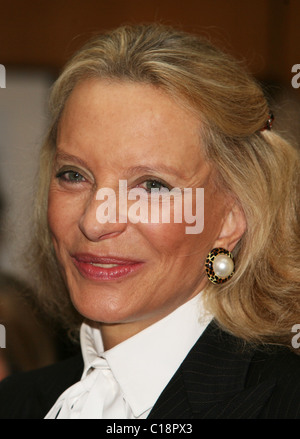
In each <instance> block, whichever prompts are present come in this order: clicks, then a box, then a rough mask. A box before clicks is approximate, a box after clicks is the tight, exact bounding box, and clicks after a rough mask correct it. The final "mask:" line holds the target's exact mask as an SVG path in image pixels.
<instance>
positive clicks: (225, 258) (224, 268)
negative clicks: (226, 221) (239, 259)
mask: <svg viewBox="0 0 300 439" xmlns="http://www.w3.org/2000/svg"><path fill="white" fill-rule="evenodd" d="M205 269H206V274H207V276H208V278H209V280H210V281H211V282H212V283H213V284H222V283H224V282H226V281H227V280H229V279H230V278H231V277H232V276H233V273H234V258H233V256H232V254H231V253H230V252H229V251H228V250H225V249H224V248H221V247H219V248H214V249H212V250H211V251H210V252H209V254H208V255H207V258H206V261H205Z"/></svg>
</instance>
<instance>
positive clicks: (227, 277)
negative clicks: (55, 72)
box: [0, 24, 300, 419]
mask: <svg viewBox="0 0 300 439" xmlns="http://www.w3.org/2000/svg"><path fill="white" fill-rule="evenodd" d="M51 110H52V113H51V114H52V121H51V126H50V129H49V133H48V136H47V138H46V141H45V144H44V146H43V148H42V153H41V165H40V183H39V191H38V194H37V199H36V200H37V202H36V212H35V220H36V224H37V228H36V230H35V238H36V241H35V243H34V252H33V253H34V258H35V259H34V265H35V268H36V269H37V271H38V273H39V275H40V279H41V281H40V286H39V295H40V296H39V298H40V302H41V304H43V305H44V306H46V307H47V309H48V312H51V313H52V314H53V315H56V316H59V317H60V319H61V321H62V322H63V323H64V324H65V326H66V327H67V328H68V329H69V330H72V331H76V330H80V343H81V350H82V355H80V356H78V357H75V358H71V359H69V360H67V361H65V362H63V363H60V364H57V365H55V366H52V367H49V368H46V369H41V370H38V371H35V372H33V373H29V374H25V375H21V376H19V377H13V378H11V379H8V380H4V381H3V383H2V384H1V386H0V401H1V403H0V416H1V417H2V418H47V419H78V418H96V419H101V418H102V419H112V418H116V419H145V418H150V419H151V418H173V419H180V418H185V419H188V418H201V419H203V418H227V419H228V418H299V417H300V384H299V379H298V377H299V372H300V359H299V357H298V356H297V353H298V352H297V350H296V349H294V352H293V346H292V336H293V334H292V332H291V330H292V328H293V326H294V325H295V324H297V323H300V305H299V223H298V222H297V215H298V214H299V197H298V190H299V157H298V154H297V152H296V150H295V149H294V148H293V147H292V146H291V145H290V144H288V143H287V142H286V141H285V140H284V139H283V138H281V137H279V136H278V135H277V134H276V133H275V132H274V131H273V130H272V124H273V115H272V114H271V113H270V109H269V108H268V106H267V102H266V99H265V97H264V94H263V92H262V90H261V88H260V87H259V85H258V84H257V83H256V82H255V81H254V80H253V78H251V77H250V76H249V75H248V74H247V73H246V72H245V71H244V70H243V68H242V67H241V65H240V64H239V63H238V62H236V61H235V60H233V59H231V57H229V56H228V55H226V54H224V53H223V52H221V51H220V50H218V49H216V48H215V47H213V46H212V45H211V44H210V43H209V42H207V41H204V40H202V39H201V38H199V37H196V36H192V35H189V34H186V33H184V32H181V31H177V30H174V29H172V28H169V27H164V26H161V25H154V24H153V25H147V26H125V27H121V28H119V29H116V30H114V31H111V32H109V33H107V34H104V35H101V36H99V37H97V38H95V39H94V40H93V41H91V42H89V43H88V44H87V45H86V46H85V47H83V48H82V49H81V50H80V51H79V52H78V53H76V54H75V55H74V57H73V58H72V59H71V61H70V62H69V63H68V64H67V66H66V67H65V69H64V71H63V72H62V74H61V76H60V77H59V78H58V80H57V82H56V83H55V85H54V87H53V90H52V97H51ZM121 185H123V186H122V188H123V189H124V187H125V190H124V191H123V192H122V191H121V189H120V188H121ZM200 188H201V189H202V191H201V192H200V191H199V192H198V189H200ZM174 189H176V190H177V192H176V194H175V192H172V191H173V190H174ZM103 191H104V192H103ZM171 193H172V196H171V195H170V194H171ZM154 194H158V195H159V197H160V198H159V202H158V206H159V208H161V209H167V208H168V209H169V213H170V217H169V218H170V221H163V220H162V217H159V220H158V221H154V220H153V218H152V217H151V215H150V214H149V212H152V211H153V210H154V208H153V205H152V204H151V203H152V201H153V197H154ZM188 194H189V195H190V198H187V199H188V202H186V203H185V199H186V198H185V197H187V196H188ZM203 194H204V197H203V198H201V196H202V195H203ZM179 195H180V196H181V195H183V196H184V199H183V198H180V201H181V202H182V211H181V210H179V211H178V210H177V213H178V212H179V213H180V212H181V214H182V215H181V218H179V217H176V219H175V204H176V202H177V201H178V197H179ZM198 195H199V196H198ZM201 200H202V201H203V203H202V201H201ZM108 201H109V202H108ZM105 203H106V204H105ZM103 206H104V207H105V208H104V207H103ZM152 209H153V210H152ZM187 209H190V212H189V213H190V216H186V215H185V214H186V210H187ZM142 211H143V215H144V216H141V212H142ZM195 211H196V214H195ZM192 212H193V213H194V216H192ZM199 212H200V213H201V214H202V217H203V218H202V219H203V220H204V222H203V227H201V226H199V227H198V228H197V230H195V229H193V230H191V229H189V227H191V223H192V220H195V222H196V221H197V220H198V219H199V224H200V223H201V218H200V217H199V218H198V217H197V214H198V213H199ZM146 213H148V214H149V215H148V217H147V215H146ZM149 218H150V219H149Z"/></svg>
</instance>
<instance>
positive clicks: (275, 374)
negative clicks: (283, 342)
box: [247, 348, 300, 419]
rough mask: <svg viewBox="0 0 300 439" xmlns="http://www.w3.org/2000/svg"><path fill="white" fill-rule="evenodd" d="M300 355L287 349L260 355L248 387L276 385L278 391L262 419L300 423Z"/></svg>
mask: <svg viewBox="0 0 300 439" xmlns="http://www.w3.org/2000/svg"><path fill="white" fill-rule="evenodd" d="M299 377H300V355H296V353H293V352H292V351H290V350H289V349H287V348H266V349H264V350H258V351H256V353H255V355H254V356H253V357H252V361H251V363H250V367H249V370H248V374H247V386H255V385H258V384H260V383H261V382H263V381H269V382H270V381H273V382H274V387H273V392H272V393H271V395H270V397H269V399H268V401H267V403H266V405H265V407H264V409H263V411H262V412H261V415H260V416H261V417H263V418H268V419H271V418H272V419H291V418H292V419H300V379H299Z"/></svg>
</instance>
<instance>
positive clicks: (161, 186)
mask: <svg viewBox="0 0 300 439" xmlns="http://www.w3.org/2000/svg"><path fill="white" fill-rule="evenodd" d="M139 186H140V187H142V188H144V189H146V191H147V192H151V189H158V190H159V191H160V192H163V191H164V192H165V191H169V190H170V187H169V186H168V185H167V184H166V183H163V182H161V181H159V180H146V181H144V182H143V183H141V184H140V185H139Z"/></svg>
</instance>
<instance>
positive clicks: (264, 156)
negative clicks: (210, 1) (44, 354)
mask: <svg viewBox="0 0 300 439" xmlns="http://www.w3.org/2000/svg"><path fill="white" fill-rule="evenodd" d="M86 78H106V79H107V78H108V79H115V80H126V81H135V82H140V83H148V84H153V85H154V86H156V87H159V88H160V89H162V90H164V91H165V92H166V93H168V94H169V95H170V96H172V97H173V98H175V99H178V102H180V103H181V104H183V105H186V106H188V107H189V108H190V109H191V110H192V111H194V112H196V114H197V115H198V116H199V121H201V124H202V127H203V129H202V132H201V135H202V143H203V145H204V148H205V154H206V157H207V159H208V160H209V161H211V162H212V163H213V165H214V167H215V169H216V171H217V175H218V177H217V180H218V184H219V185H220V186H221V187H222V188H223V189H224V190H225V191H229V192H230V194H231V195H232V196H234V197H235V199H236V200H237V201H238V202H239V203H240V206H241V208H242V209H243V211H244V213H245V217H246V221H247V230H246V232H245V234H244V236H243V237H242V239H241V240H240V242H239V243H238V245H237V246H236V248H235V250H234V256H235V260H236V273H235V275H234V276H233V278H232V279H231V280H230V281H229V282H228V283H225V284H223V285H220V286H214V285H212V284H211V285H210V286H209V287H208V288H207V291H206V299H207V306H208V307H209V308H210V309H211V311H212V312H213V314H214V315H215V317H216V320H217V321H218V322H219V324H220V325H221V326H222V327H223V328H225V329H226V330H227V331H229V332H232V333H233V334H235V335H237V336H239V337H241V338H243V339H245V340H247V341H250V342H259V343H265V342H268V343H280V344H286V345H288V346H290V345H291V328H292V326H293V325H294V324H295V323H300V298H299V279H300V261H299V257H300V256H299V255H300V252H299V222H298V217H297V215H298V214H299V193H298V190H299V156H298V153H297V151H296V150H295V149H294V148H293V147H292V146H291V145H290V144H288V143H287V142H286V141H285V140H284V139H283V138H281V137H280V136H279V135H277V134H275V133H274V132H272V131H268V130H265V131H261V128H262V127H263V126H264V125H265V123H266V121H267V119H268V114H269V109H268V104H267V101H266V99H265V97H264V94H263V91H262V89H261V88H260V86H259V85H258V84H257V82H256V81H255V80H254V79H253V78H252V77H251V76H250V75H248V74H247V73H246V71H245V70H244V69H243V67H242V66H241V64H240V63H239V62H237V61H236V60H234V59H232V58H231V57H230V56H228V55H227V54H224V53H223V52H222V51H220V50H219V49H217V48H215V47H214V46H213V45H212V44H210V43H209V42H208V41H206V40H204V39H202V38H200V37H198V36H193V35H190V34H187V33H184V32H182V31H178V30H175V29H173V28H169V27H165V26H162V25H156V24H153V25H145V26H144V25H138V26H123V27H120V28H118V29H116V30H114V31H111V32H108V33H106V34H104V35H100V36H98V37H96V38H94V39H93V40H92V41H90V42H89V43H88V44H86V45H85V46H84V47H83V48H82V49H81V50H80V51H79V52H77V53H76V54H75V55H74V56H73V58H72V59H71V60H70V62H69V63H68V64H67V65H66V67H65V69H64V70H63V72H62V74H61V75H60V77H59V78H58V80H57V81H56V83H55V84H54V87H53V90H52V95H51V102H50V104H51V105H50V107H51V117H52V120H51V127H50V130H49V133H48V136H47V138H46V141H45V143H44V145H43V148H42V151H41V165H40V181H39V192H38V194H37V197H36V210H35V219H36V229H35V239H34V246H33V248H34V253H33V254H34V258H33V260H34V265H35V266H36V268H37V273H38V278H39V279H40V284H39V289H38V291H39V296H40V299H41V301H42V303H43V304H44V305H46V306H47V307H48V310H49V312H51V313H52V314H56V315H57V316H59V317H60V318H61V319H62V321H63V322H64V323H65V324H66V326H67V327H69V328H74V327H76V326H78V325H79V323H80V321H81V320H82V317H81V316H80V315H79V314H78V313H77V312H76V311H75V309H74V308H73V306H72V304H71V301H70V298H69V294H68V291H67V289H66V286H65V284H64V282H63V280H62V276H61V274H60V269H59V266H58V264H57V261H56V257H55V254H54V250H53V246H52V243H51V239H50V233H49V230H48V226H47V195H48V186H49V181H50V175H51V168H52V159H53V156H54V154H55V148H56V134H57V126H58V123H59V120H60V116H61V113H62V111H63V109H64V106H65V103H66V101H67V99H68V97H69V96H70V94H71V93H72V90H73V89H74V87H75V86H76V84H77V83H78V82H79V81H81V80H84V79H86ZM203 263H204V261H203Z"/></svg>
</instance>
